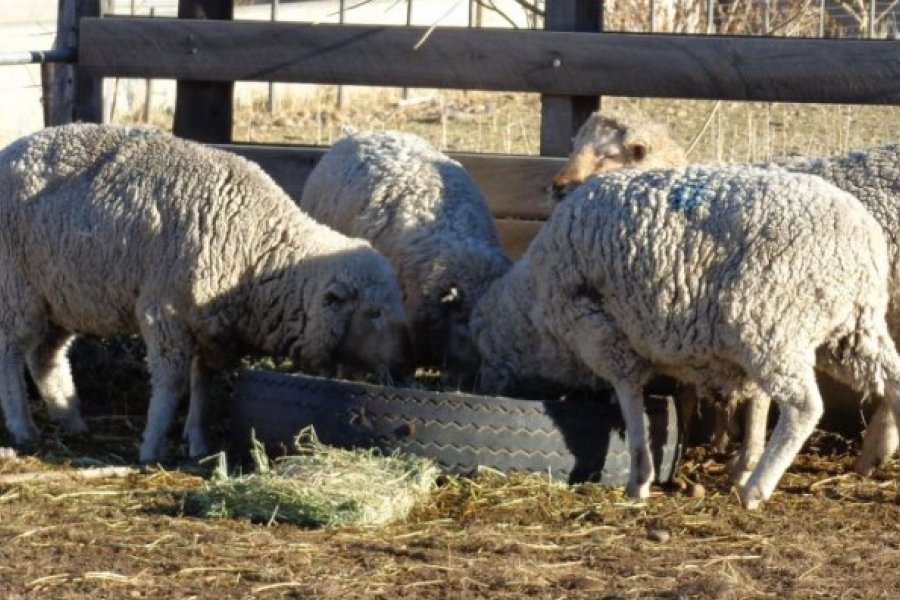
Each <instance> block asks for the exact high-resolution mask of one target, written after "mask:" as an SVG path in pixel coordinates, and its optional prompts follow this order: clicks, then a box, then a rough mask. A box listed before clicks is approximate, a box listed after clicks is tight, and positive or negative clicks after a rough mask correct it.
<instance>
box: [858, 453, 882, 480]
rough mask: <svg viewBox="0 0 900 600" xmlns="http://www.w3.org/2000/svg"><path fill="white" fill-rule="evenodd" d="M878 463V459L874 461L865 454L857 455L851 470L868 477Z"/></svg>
mask: <svg viewBox="0 0 900 600" xmlns="http://www.w3.org/2000/svg"><path fill="white" fill-rule="evenodd" d="M879 464H880V461H874V460H872V459H871V458H870V457H867V456H859V457H857V459H856V460H855V461H853V472H854V473H856V474H858V475H862V476H863V477H869V476H870V475H872V471H874V470H875V467H877V466H878V465H879Z"/></svg>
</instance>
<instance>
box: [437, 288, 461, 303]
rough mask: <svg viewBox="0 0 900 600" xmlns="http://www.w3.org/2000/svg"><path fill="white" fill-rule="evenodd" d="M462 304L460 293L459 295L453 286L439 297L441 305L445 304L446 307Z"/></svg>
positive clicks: (457, 289)
mask: <svg viewBox="0 0 900 600" xmlns="http://www.w3.org/2000/svg"><path fill="white" fill-rule="evenodd" d="M461 303H462V293H460V291H459V288H458V287H456V286H455V285H454V286H453V287H451V288H450V289H449V290H448V291H447V293H446V294H444V295H443V296H441V304H446V305H448V306H455V305H459V304H461Z"/></svg>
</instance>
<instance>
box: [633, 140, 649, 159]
mask: <svg viewBox="0 0 900 600" xmlns="http://www.w3.org/2000/svg"><path fill="white" fill-rule="evenodd" d="M628 151H629V152H630V153H631V157H632V158H633V159H634V160H636V161H640V160H644V159H645V158H647V155H648V154H649V153H650V144H648V143H647V142H645V141H644V140H634V141H633V142H629V144H628Z"/></svg>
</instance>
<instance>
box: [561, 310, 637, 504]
mask: <svg viewBox="0 0 900 600" xmlns="http://www.w3.org/2000/svg"><path fill="white" fill-rule="evenodd" d="M580 314H581V315H582V316H581V317H579V318H578V319H575V320H574V321H573V322H574V323H575V326H574V327H573V328H572V330H573V331H577V334H575V335H572V336H569V339H571V340H573V341H574V348H573V349H574V351H575V354H576V355H577V356H578V357H579V358H580V359H581V360H582V361H583V362H584V364H585V365H587V366H588V367H589V368H590V369H591V370H592V371H593V372H594V373H595V374H596V375H598V376H599V377H601V378H603V379H606V380H607V381H609V382H610V383H612V385H613V388H614V389H615V391H616V396H617V397H618V399H619V407H620V408H621V410H622V418H623V419H624V421H625V432H626V435H627V436H628V451H629V453H630V455H631V470H630V471H629V473H628V485H627V487H626V489H625V492H626V493H627V494H628V495H629V496H630V497H632V498H648V497H649V496H650V483H651V482H652V481H653V476H654V467H653V456H652V454H651V452H650V437H649V435H648V433H647V424H646V423H645V422H644V384H645V383H646V382H647V381H649V380H650V377H651V376H652V372H651V371H650V369H649V367H648V365H647V364H646V363H645V362H644V361H643V359H641V358H640V357H639V356H638V355H636V354H635V353H634V352H633V351H632V350H631V345H630V344H629V342H628V339H627V338H626V337H625V335H623V334H622V333H621V332H620V331H619V330H618V328H617V327H616V325H615V321H614V320H613V319H612V318H611V317H609V316H608V315H606V314H605V312H604V311H603V309H602V308H601V307H599V306H597V305H591V306H588V307H581V310H580Z"/></svg>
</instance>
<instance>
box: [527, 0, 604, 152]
mask: <svg viewBox="0 0 900 600" xmlns="http://www.w3.org/2000/svg"><path fill="white" fill-rule="evenodd" d="M601 5H602V2H601V0H547V5H546V8H545V16H544V29H547V30H553V31H600V29H601V19H602V12H601ZM558 60H559V61H560V62H559V68H565V60H566V57H565V56H560V57H559V59H558ZM598 106H599V98H597V97H596V96H556V95H552V94H543V95H542V96H541V154H542V155H543V156H566V155H567V154H568V153H569V151H570V150H571V149H572V136H574V135H575V133H576V132H577V131H578V128H579V127H580V126H581V124H582V123H584V121H585V119H587V118H588V116H589V115H590V114H591V113H592V112H593V111H595V110H597V107H598Z"/></svg>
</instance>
